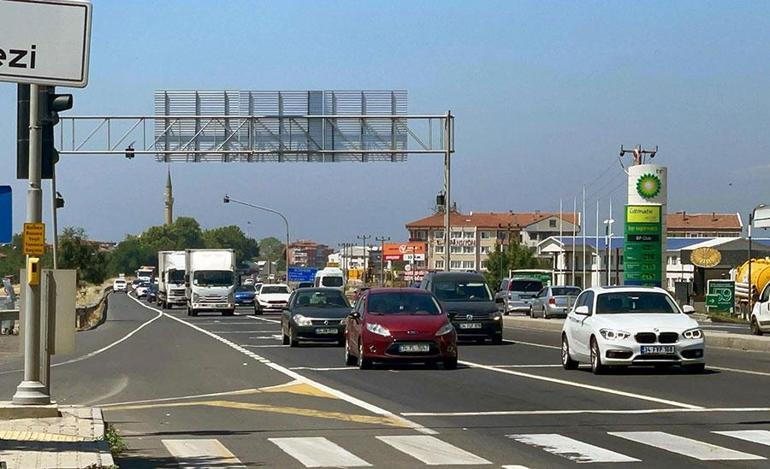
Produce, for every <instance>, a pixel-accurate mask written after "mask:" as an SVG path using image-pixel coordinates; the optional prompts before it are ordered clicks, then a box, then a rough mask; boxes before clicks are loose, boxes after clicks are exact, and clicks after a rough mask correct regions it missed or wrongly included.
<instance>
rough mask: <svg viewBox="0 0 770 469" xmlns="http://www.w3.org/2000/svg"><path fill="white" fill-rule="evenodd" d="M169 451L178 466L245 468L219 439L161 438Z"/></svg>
mask: <svg viewBox="0 0 770 469" xmlns="http://www.w3.org/2000/svg"><path fill="white" fill-rule="evenodd" d="M161 441H162V443H163V446H165V447H166V449H167V450H168V452H169V453H171V455H172V456H174V457H175V458H176V459H177V461H179V467H182V468H188V467H189V468H194V467H221V468H233V469H234V468H239V469H240V468H245V467H246V466H244V465H243V463H241V461H240V460H239V459H238V458H236V457H235V455H234V454H233V453H231V452H230V451H229V450H228V449H227V448H225V446H224V445H223V444H222V443H220V442H219V440H204V439H193V440H161Z"/></svg>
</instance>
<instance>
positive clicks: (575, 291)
mask: <svg viewBox="0 0 770 469" xmlns="http://www.w3.org/2000/svg"><path fill="white" fill-rule="evenodd" d="M551 294H553V296H578V295H579V294H580V289H579V288H577V287H553V288H551Z"/></svg>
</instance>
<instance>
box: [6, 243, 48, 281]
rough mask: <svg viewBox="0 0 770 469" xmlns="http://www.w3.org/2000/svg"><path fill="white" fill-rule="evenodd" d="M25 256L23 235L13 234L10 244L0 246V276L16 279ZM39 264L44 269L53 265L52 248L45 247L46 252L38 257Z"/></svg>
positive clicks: (23, 266) (22, 267) (22, 266)
mask: <svg viewBox="0 0 770 469" xmlns="http://www.w3.org/2000/svg"><path fill="white" fill-rule="evenodd" d="M25 262H26V256H25V255H24V237H23V236H22V234H21V233H16V234H15V235H13V239H11V242H10V244H6V245H3V246H0V277H5V276H7V275H11V276H13V277H14V278H15V279H17V280H18V278H19V271H20V270H21V269H24V268H25V267H26V266H25V265H24V264H25ZM40 264H41V265H42V267H43V268H45V269H50V268H51V266H52V265H53V255H52V249H50V248H46V252H45V254H44V255H43V257H42V258H41V259H40Z"/></svg>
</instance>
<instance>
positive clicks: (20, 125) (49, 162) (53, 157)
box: [16, 85, 72, 179]
mask: <svg viewBox="0 0 770 469" xmlns="http://www.w3.org/2000/svg"><path fill="white" fill-rule="evenodd" d="M29 98H30V87H29V85H18V95H17V109H16V116H17V130H16V136H17V138H16V155H17V157H16V178H18V179H29V100H30V99H29ZM68 109H72V95H71V94H56V88H55V87H53V86H38V118H39V120H40V131H41V132H40V133H41V152H42V166H41V167H40V175H41V178H42V179H51V177H52V176H53V165H54V164H56V162H57V161H59V152H57V151H56V148H55V147H54V127H55V126H56V124H58V123H59V112H61V111H66V110H68Z"/></svg>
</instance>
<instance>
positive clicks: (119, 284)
mask: <svg viewBox="0 0 770 469" xmlns="http://www.w3.org/2000/svg"><path fill="white" fill-rule="evenodd" d="M127 290H128V283H127V282H126V279H124V278H116V279H115V281H114V282H112V291H114V292H123V293H125V292H126V291H127Z"/></svg>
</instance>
